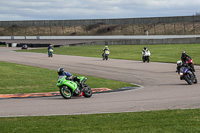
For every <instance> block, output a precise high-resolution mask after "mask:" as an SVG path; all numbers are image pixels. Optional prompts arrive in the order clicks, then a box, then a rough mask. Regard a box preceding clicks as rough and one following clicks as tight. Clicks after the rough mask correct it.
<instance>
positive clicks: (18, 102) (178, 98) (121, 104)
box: [0, 47, 200, 117]
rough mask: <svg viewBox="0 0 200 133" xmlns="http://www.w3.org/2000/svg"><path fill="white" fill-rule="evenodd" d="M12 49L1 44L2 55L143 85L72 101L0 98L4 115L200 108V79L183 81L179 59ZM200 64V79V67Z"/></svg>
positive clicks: (4, 58) (6, 58)
mask: <svg viewBox="0 0 200 133" xmlns="http://www.w3.org/2000/svg"><path fill="white" fill-rule="evenodd" d="M12 49H13V48H2V47H1V48H0V60H1V61H7V62H14V63H19V64H26V65H31V66H38V67H44V68H49V69H54V70H57V69H58V68H59V67H61V66H62V67H64V68H65V69H66V70H67V71H69V72H72V73H80V74H83V75H90V76H96V77H103V78H108V79H113V80H120V81H125V82H129V83H136V84H140V85H142V86H144V88H141V89H137V90H130V91H123V92H113V93H102V94H94V95H93V96H92V97H91V98H84V97H76V98H75V97H73V98H72V99H70V100H65V99H63V98H62V97H61V96H56V97H42V98H21V99H1V100H0V106H1V108H0V116H1V117H7V116H40V115H72V114H93V113H111V112H134V111H146V110H164V109H185V108H200V96H199V95H200V87H199V84H195V85H187V83H186V82H185V81H181V80H180V79H179V76H178V74H177V73H175V69H176V64H170V63H156V62H150V63H149V64H147V63H146V64H144V63H142V62H141V61H130V60H117V59H109V60H108V61H103V60H102V59H101V58H89V57H79V56H66V55H55V54H54V57H53V58H48V57H47V54H40V53H21V52H11V50H12ZM195 68H196V75H197V78H198V77H200V66H195ZM11 78H12V76H11ZM55 80H57V77H55ZM55 82H56V81H55ZM56 90H58V89H57V87H56V84H55V91H56Z"/></svg>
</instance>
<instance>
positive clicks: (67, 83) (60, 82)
mask: <svg viewBox="0 0 200 133" xmlns="http://www.w3.org/2000/svg"><path fill="white" fill-rule="evenodd" d="M77 78H78V79H80V81H82V80H83V79H85V77H77ZM57 86H58V87H61V86H68V87H69V88H71V89H72V91H74V90H75V89H76V88H77V87H78V85H77V83H76V82H74V81H71V80H66V76H63V77H62V78H61V79H59V80H58V83H57Z"/></svg>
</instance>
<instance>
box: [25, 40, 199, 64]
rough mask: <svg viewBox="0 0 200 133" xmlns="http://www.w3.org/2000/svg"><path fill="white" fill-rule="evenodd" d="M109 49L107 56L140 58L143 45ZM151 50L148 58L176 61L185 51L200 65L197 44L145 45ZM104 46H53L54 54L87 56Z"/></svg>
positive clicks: (42, 50)
mask: <svg viewBox="0 0 200 133" xmlns="http://www.w3.org/2000/svg"><path fill="white" fill-rule="evenodd" d="M108 46H109V49H110V56H109V58H113V59H127V60H138V61H141V60H142V49H143V47H144V45H108ZM146 46H147V48H148V49H149V50H150V52H151V57H150V60H151V61H154V62H170V63H176V62H177V61H178V60H180V57H181V52H182V51H183V50H185V51H186V53H187V54H189V55H190V56H191V57H192V58H193V61H194V63H195V64H199V65H200V52H199V49H200V45H199V44H161V45H146ZM103 47H104V46H102V45H95V46H76V47H61V48H54V54H62V55H76V56H87V57H99V58H101V55H102V49H103ZM23 52H38V53H47V50H46V48H45V49H29V50H27V51H23Z"/></svg>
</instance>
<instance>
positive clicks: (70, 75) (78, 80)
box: [58, 67, 83, 94]
mask: <svg viewBox="0 0 200 133" xmlns="http://www.w3.org/2000/svg"><path fill="white" fill-rule="evenodd" d="M58 75H59V76H67V77H66V79H68V80H73V81H77V82H78V85H79V87H80V88H83V85H82V84H81V82H80V79H78V78H77V77H74V76H73V75H72V74H71V73H69V72H66V71H65V69H64V68H62V67H60V68H59V69H58ZM75 92H76V93H77V94H78V93H79V92H80V90H79V88H77V90H75Z"/></svg>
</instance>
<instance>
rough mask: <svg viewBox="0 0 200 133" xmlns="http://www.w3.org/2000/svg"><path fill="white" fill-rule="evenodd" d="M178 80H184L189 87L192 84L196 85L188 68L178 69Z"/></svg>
mask: <svg viewBox="0 0 200 133" xmlns="http://www.w3.org/2000/svg"><path fill="white" fill-rule="evenodd" d="M179 75H180V79H181V80H183V79H184V80H185V81H186V82H187V83H188V84H189V85H192V84H193V83H195V84H196V83H197V78H196V76H195V75H194V73H192V72H191V71H190V70H189V69H188V68H186V67H181V68H180V72H179Z"/></svg>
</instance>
